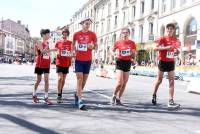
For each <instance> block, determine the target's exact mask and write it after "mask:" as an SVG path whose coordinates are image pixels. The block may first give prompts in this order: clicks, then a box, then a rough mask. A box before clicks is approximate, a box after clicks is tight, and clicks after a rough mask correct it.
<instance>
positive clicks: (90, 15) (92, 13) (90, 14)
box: [90, 9, 93, 17]
mask: <svg viewBox="0 0 200 134" xmlns="http://www.w3.org/2000/svg"><path fill="white" fill-rule="evenodd" d="M90 13H91V14H90V17H92V15H93V13H92V9H91V11H90Z"/></svg>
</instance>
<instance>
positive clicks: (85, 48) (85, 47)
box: [78, 44, 87, 51]
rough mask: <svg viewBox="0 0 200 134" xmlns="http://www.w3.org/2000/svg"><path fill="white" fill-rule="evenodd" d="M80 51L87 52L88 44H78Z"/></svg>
mask: <svg viewBox="0 0 200 134" xmlns="http://www.w3.org/2000/svg"><path fill="white" fill-rule="evenodd" d="M78 51H87V44H78Z"/></svg>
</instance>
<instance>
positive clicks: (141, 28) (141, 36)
mask: <svg viewBox="0 0 200 134" xmlns="http://www.w3.org/2000/svg"><path fill="white" fill-rule="evenodd" d="M139 35H140V42H141V43H142V42H143V25H140V33H139Z"/></svg>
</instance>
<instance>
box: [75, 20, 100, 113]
mask: <svg viewBox="0 0 200 134" xmlns="http://www.w3.org/2000/svg"><path fill="white" fill-rule="evenodd" d="M91 22H92V21H91V19H90V18H87V19H84V20H83V21H81V23H80V24H81V25H82V30H81V31H78V32H76V33H75V34H74V36H73V45H74V47H75V53H76V58H75V72H76V77H77V92H76V94H75V95H74V96H75V105H76V106H78V107H79V109H81V110H87V109H86V107H85V105H84V104H83V101H82V92H83V88H84V86H85V84H86V81H87V78H88V75H89V71H90V66H91V61H92V50H93V49H95V50H97V37H96V34H95V33H94V32H92V31H90V30H89V28H90V24H91Z"/></svg>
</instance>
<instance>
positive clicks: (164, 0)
mask: <svg viewBox="0 0 200 134" xmlns="http://www.w3.org/2000/svg"><path fill="white" fill-rule="evenodd" d="M161 11H162V13H164V12H165V11H166V0H162V9H161Z"/></svg>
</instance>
